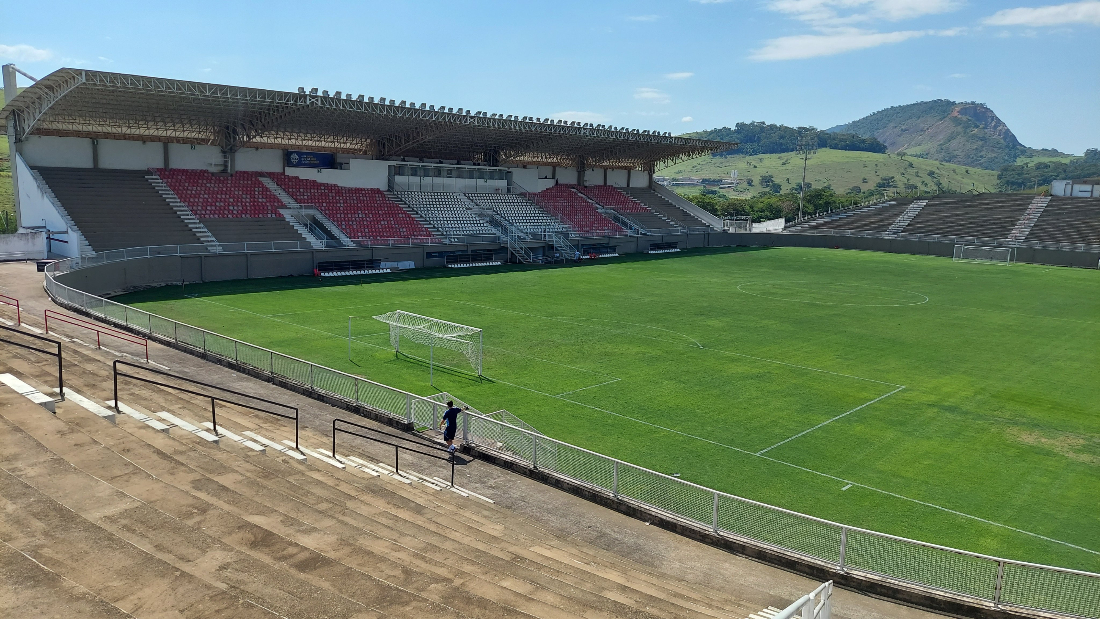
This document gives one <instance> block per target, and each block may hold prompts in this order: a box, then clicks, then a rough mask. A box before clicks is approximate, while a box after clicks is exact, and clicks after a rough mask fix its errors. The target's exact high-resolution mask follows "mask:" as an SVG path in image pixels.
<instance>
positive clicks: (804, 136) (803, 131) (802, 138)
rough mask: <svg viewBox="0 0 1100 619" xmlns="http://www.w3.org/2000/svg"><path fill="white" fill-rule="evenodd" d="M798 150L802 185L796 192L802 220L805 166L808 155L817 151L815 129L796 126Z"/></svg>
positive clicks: (808, 158)
mask: <svg viewBox="0 0 1100 619" xmlns="http://www.w3.org/2000/svg"><path fill="white" fill-rule="evenodd" d="M798 152H799V154H801V155H802V186H801V187H799V192H798V220H799V221H802V205H803V203H804V201H805V198H806V167H807V166H808V165H809V163H810V155H812V154H814V153H816V152H817V129H814V128H813V127H799V128H798Z"/></svg>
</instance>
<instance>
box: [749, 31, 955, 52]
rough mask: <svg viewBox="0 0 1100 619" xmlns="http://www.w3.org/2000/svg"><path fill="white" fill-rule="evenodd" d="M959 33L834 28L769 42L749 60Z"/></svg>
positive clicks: (875, 45) (874, 45) (860, 47)
mask: <svg viewBox="0 0 1100 619" xmlns="http://www.w3.org/2000/svg"><path fill="white" fill-rule="evenodd" d="M962 32H963V31H962V30H961V29H959V28H955V29H952V30H900V31H897V32H871V31H867V30H857V29H854V28H846V29H837V30H833V31H831V32H828V33H827V34H800V35H795V36H789V37H779V38H777V39H771V40H769V41H767V42H766V43H765V44H764V47H761V48H760V49H757V50H753V52H752V54H750V55H749V58H751V59H753V60H798V59H803V58H816V57H818V56H834V55H836V54H843V53H845V52H851V51H856V50H860V49H869V48H872V47H878V46H880V45H889V44H892V43H901V42H902V41H908V40H909V39H915V38H919V37H924V36H956V35H959V34H962Z"/></svg>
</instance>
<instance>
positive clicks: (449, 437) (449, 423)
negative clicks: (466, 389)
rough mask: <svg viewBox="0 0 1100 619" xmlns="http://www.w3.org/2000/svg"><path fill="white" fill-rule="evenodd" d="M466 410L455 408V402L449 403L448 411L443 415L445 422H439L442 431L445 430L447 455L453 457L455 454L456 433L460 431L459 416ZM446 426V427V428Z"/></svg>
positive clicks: (444, 437) (444, 438)
mask: <svg viewBox="0 0 1100 619" xmlns="http://www.w3.org/2000/svg"><path fill="white" fill-rule="evenodd" d="M469 408H470V407H469V406H467V407H466V408H465V409H460V408H458V407H457V406H455V403H454V401H452V400H448V401H447V411H446V412H444V413H443V420H442V421H440V422H439V427H440V429H442V430H443V440H444V441H446V442H447V453H449V454H451V455H452V456H453V455H454V453H455V444H454V443H455V433H456V432H457V431H458V414H459V413H461V412H462V411H463V410H467V409H469ZM444 426H446V427H444Z"/></svg>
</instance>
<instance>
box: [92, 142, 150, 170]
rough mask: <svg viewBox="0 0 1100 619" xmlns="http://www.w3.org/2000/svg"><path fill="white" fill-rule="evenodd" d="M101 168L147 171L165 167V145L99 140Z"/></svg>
mask: <svg viewBox="0 0 1100 619" xmlns="http://www.w3.org/2000/svg"><path fill="white" fill-rule="evenodd" d="M97 146H98V149H99V167H101V168H108V169H112V170H147V169H149V168H159V167H161V166H163V165H164V144H163V143H161V142H135V141H132V140H99V143H98V145H97Z"/></svg>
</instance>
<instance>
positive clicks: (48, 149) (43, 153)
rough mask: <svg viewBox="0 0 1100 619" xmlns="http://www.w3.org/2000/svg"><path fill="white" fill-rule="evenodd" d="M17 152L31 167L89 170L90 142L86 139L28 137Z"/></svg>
mask: <svg viewBox="0 0 1100 619" xmlns="http://www.w3.org/2000/svg"><path fill="white" fill-rule="evenodd" d="M19 152H20V153H22V155H23V158H24V159H25V160H26V161H27V165H30V166H31V167H35V168H37V167H50V168H90V167H92V141H91V140H89V139H88V138H55V137H53V136H48V135H46V136H39V135H32V136H28V137H27V139H26V140H24V141H23V142H22V143H21V145H20V147H19Z"/></svg>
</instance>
